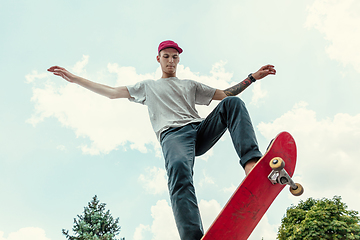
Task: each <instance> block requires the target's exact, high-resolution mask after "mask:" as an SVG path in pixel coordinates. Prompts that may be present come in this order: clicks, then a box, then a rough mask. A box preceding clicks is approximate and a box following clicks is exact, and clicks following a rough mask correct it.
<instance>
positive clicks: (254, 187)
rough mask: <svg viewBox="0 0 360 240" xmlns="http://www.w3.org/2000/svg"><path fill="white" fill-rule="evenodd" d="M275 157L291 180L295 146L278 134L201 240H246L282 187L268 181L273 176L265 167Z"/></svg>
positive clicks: (294, 162)
mask: <svg viewBox="0 0 360 240" xmlns="http://www.w3.org/2000/svg"><path fill="white" fill-rule="evenodd" d="M276 157H277V158H281V159H282V160H283V161H284V163H285V167H284V169H285V172H287V174H288V177H291V176H292V175H293V174H294V170H295V164H296V145H295V140H294V138H293V137H292V136H291V135H290V134H289V133H287V132H282V133H280V134H278V135H277V136H276V138H275V139H273V141H272V142H271V144H270V146H269V147H268V149H267V151H266V153H265V154H264V156H263V157H262V158H260V159H259V161H258V162H257V163H256V165H255V166H254V168H253V169H252V170H251V172H250V173H249V174H248V175H247V176H246V178H245V179H244V180H243V181H242V183H241V184H240V185H239V187H238V188H237V189H236V191H235V192H234V194H233V195H232V196H231V197H230V199H229V201H228V202H227V204H226V205H225V207H224V208H223V209H222V211H221V212H220V214H219V215H218V216H217V218H216V219H215V221H214V222H213V224H212V225H211V226H210V228H209V229H208V231H207V232H206V233H205V235H204V236H203V238H202V240H222V239H224V240H232V239H236V240H242V239H248V237H249V236H250V234H251V233H252V231H253V230H254V228H255V227H256V225H257V224H258V222H259V221H260V219H261V218H262V216H263V215H264V214H265V212H266V211H267V209H268V208H269V207H270V205H271V203H272V202H273V201H274V199H275V198H276V196H277V195H278V194H279V193H280V192H281V190H282V189H283V188H284V187H285V185H283V181H282V184H280V183H275V181H273V182H271V181H270V180H269V175H271V173H273V172H274V171H273V168H272V167H271V166H270V165H269V163H270V162H271V161H273V159H274V158H276ZM281 171H282V172H283V170H281ZM275 175H276V174H275ZM290 179H291V178H290ZM291 181H292V180H291ZM292 183H293V184H294V182H292ZM300 186H301V185H300ZM301 188H302V187H301ZM300 194H301V193H300Z"/></svg>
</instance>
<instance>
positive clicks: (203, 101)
mask: <svg viewBox="0 0 360 240" xmlns="http://www.w3.org/2000/svg"><path fill="white" fill-rule="evenodd" d="M215 91H216V89H215V88H212V87H209V86H207V85H205V84H202V83H199V82H196V93H195V103H196V104H199V105H209V104H210V103H211V100H212V98H213V96H214V94H215Z"/></svg>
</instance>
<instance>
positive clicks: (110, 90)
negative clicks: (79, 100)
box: [48, 66, 131, 99]
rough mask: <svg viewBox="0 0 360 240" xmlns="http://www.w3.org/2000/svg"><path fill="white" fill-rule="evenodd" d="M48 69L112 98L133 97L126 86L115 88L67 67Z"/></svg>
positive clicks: (69, 80) (67, 79)
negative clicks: (78, 74)
mask: <svg viewBox="0 0 360 240" xmlns="http://www.w3.org/2000/svg"><path fill="white" fill-rule="evenodd" d="M48 71H49V72H52V73H54V75H56V76H60V77H62V78H64V79H65V80H66V81H68V82H71V83H77V84H79V85H80V86H82V87H84V88H87V89H89V90H91V91H93V92H95V93H98V94H100V95H103V96H105V97H108V98H110V99H114V98H130V97H131V96H130V93H129V91H128V89H127V88H126V87H125V86H123V87H116V88H114V87H109V86H106V85H103V84H99V83H95V82H92V81H89V80H87V79H85V78H82V77H79V76H76V75H74V74H72V73H70V72H69V71H68V70H66V69H65V68H63V67H59V66H53V67H51V68H49V69H48Z"/></svg>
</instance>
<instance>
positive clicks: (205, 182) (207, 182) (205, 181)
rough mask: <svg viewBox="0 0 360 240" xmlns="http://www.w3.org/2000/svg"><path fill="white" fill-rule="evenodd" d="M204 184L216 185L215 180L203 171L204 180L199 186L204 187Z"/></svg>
mask: <svg viewBox="0 0 360 240" xmlns="http://www.w3.org/2000/svg"><path fill="white" fill-rule="evenodd" d="M204 184H215V182H214V180H213V179H212V178H211V177H209V176H208V175H207V173H206V171H205V170H203V178H202V179H201V180H200V182H199V186H200V187H202V186H203V185H204Z"/></svg>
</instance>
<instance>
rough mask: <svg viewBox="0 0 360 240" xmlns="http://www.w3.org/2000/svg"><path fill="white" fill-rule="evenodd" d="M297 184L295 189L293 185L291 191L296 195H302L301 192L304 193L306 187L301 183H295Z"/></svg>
mask: <svg viewBox="0 0 360 240" xmlns="http://www.w3.org/2000/svg"><path fill="white" fill-rule="evenodd" d="M295 185H296V186H297V188H296V189H293V188H292V187H290V192H291V194H292V195H294V196H300V195H301V194H303V193H304V188H303V186H301V184H300V183H295Z"/></svg>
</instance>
